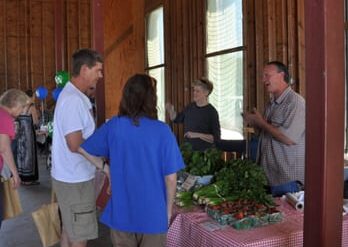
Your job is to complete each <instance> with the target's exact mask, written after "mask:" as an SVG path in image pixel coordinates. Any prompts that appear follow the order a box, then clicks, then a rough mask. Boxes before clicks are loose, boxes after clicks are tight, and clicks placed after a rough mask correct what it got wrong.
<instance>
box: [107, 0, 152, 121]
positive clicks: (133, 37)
mask: <svg viewBox="0 0 348 247" xmlns="http://www.w3.org/2000/svg"><path fill="white" fill-rule="evenodd" d="M104 11H105V15H104V23H105V25H104V47H105V51H104V59H105V64H104V67H105V102H106V106H105V108H106V109H105V111H106V118H110V117H111V116H113V115H115V114H117V112H118V105H119V101H120V98H121V95H122V88H123V85H124V84H125V82H126V80H127V79H128V78H129V77H130V76H131V75H133V74H134V73H144V56H145V55H144V49H145V48H144V47H145V34H144V33H145V23H144V2H143V1H139V0H137V1H123V0H105V1H104Z"/></svg>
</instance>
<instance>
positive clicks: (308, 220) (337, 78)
mask: <svg viewBox="0 0 348 247" xmlns="http://www.w3.org/2000/svg"><path fill="white" fill-rule="evenodd" d="M343 2H344V1H332V0H315V1H314V0H305V32H306V34H305V44H306V50H305V53H306V54H305V56H306V63H305V65H306V68H305V69H306V108H307V110H306V176H305V183H306V185H305V191H306V193H305V211H304V246H308V247H312V246H316V247H321V246H322V247H324V246H325V247H329V246H341V241H342V240H341V238H342V203H343V143H344V88H345V87H344V36H343V34H344V27H343V24H344V19H343V14H344V11H343V10H344V4H343Z"/></svg>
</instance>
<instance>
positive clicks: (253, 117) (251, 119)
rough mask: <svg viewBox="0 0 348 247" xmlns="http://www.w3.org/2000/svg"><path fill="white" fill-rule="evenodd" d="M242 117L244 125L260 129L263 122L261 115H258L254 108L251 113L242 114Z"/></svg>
mask: <svg viewBox="0 0 348 247" xmlns="http://www.w3.org/2000/svg"><path fill="white" fill-rule="evenodd" d="M242 116H243V119H244V121H245V122H246V123H248V124H250V125H251V126H254V127H255V126H256V127H260V125H261V124H262V122H264V121H265V120H264V118H263V117H262V115H261V113H259V112H258V111H257V109H256V108H253V110H252V112H246V113H243V114H242Z"/></svg>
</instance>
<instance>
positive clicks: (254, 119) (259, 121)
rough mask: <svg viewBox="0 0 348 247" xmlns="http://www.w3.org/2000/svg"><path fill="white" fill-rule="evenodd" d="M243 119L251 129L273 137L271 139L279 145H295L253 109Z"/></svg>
mask: <svg viewBox="0 0 348 247" xmlns="http://www.w3.org/2000/svg"><path fill="white" fill-rule="evenodd" d="M243 118H244V120H245V121H246V122H247V123H249V124H250V125H252V126H253V127H257V128H260V129H263V130H264V131H266V132H268V133H269V134H270V135H272V136H273V138H275V139H276V140H278V141H279V142H281V143H284V144H286V145H294V144H296V143H295V142H294V141H293V140H291V139H290V138H289V137H287V136H286V135H284V134H283V132H281V131H280V130H279V128H277V127H275V126H273V125H272V124H269V123H268V122H267V121H266V120H265V119H264V118H263V117H262V115H261V114H260V113H259V112H258V111H257V110H256V108H254V109H253V112H247V113H244V114H243Z"/></svg>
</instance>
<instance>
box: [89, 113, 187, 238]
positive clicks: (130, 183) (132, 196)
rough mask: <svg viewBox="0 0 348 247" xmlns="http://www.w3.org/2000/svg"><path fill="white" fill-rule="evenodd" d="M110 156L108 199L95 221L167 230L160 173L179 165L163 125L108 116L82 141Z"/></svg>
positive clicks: (152, 231)
mask: <svg viewBox="0 0 348 247" xmlns="http://www.w3.org/2000/svg"><path fill="white" fill-rule="evenodd" d="M82 148H83V149H85V150H86V151H87V152H88V153H90V154H92V155H95V156H104V157H108V158H109V159H110V174H111V190H112V191H111V199H110V200H109V202H108V204H107V205H106V208H105V210H104V213H103V215H102V216H101V221H102V222H103V223H104V224H106V225H108V226H109V227H110V228H112V229H115V230H119V231H125V232H136V233H144V234H159V233H165V232H167V229H168V219H167V205H166V186H165V176H167V175H170V174H173V173H176V172H177V171H178V170H180V169H182V168H184V162H183V159H182V155H181V153H180V150H179V148H178V145H177V142H176V139H175V137H174V135H173V133H172V132H171V130H170V128H169V127H168V125H167V124H165V123H163V122H161V121H158V120H152V119H148V118H145V117H143V118H140V121H139V125H138V126H136V125H134V124H133V123H132V120H131V119H129V118H128V117H114V118H112V119H111V120H110V121H109V122H107V123H106V124H104V125H103V126H102V127H101V128H99V129H98V130H97V131H96V132H95V133H94V134H93V135H92V136H91V137H90V138H88V139H87V140H86V141H85V142H84V143H83V145H82Z"/></svg>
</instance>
